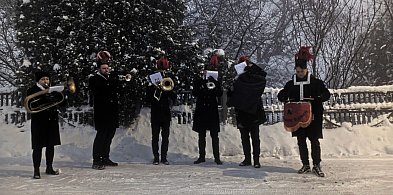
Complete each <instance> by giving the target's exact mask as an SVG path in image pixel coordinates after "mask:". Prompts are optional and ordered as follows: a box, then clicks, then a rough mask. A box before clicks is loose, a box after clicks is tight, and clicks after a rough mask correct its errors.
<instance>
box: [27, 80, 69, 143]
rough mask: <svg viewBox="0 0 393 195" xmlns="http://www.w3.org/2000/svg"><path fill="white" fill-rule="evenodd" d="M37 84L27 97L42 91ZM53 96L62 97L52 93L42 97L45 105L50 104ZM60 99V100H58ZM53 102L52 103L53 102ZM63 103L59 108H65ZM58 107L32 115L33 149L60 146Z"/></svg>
mask: <svg viewBox="0 0 393 195" xmlns="http://www.w3.org/2000/svg"><path fill="white" fill-rule="evenodd" d="M41 90H42V89H41V88H39V87H38V86H37V85H36V84H35V85H34V86H32V87H30V88H29V89H28V90H27V96H29V95H32V94H34V93H36V92H39V91H41ZM53 96H56V97H60V96H61V94H60V93H59V92H52V93H51V94H46V95H43V96H40V98H41V100H42V101H43V104H44V103H45V102H48V101H49V99H50V98H51V97H53ZM56 99H59V98H56ZM51 102H52V101H51ZM65 104H66V103H65V101H63V102H62V103H61V104H59V106H65ZM57 108H58V106H55V107H52V108H48V109H46V110H44V111H41V112H38V113H32V114H31V144H32V148H33V149H40V148H42V147H48V146H55V145H60V144H61V142H60V132H59V115H58V114H59V113H58V111H57Z"/></svg>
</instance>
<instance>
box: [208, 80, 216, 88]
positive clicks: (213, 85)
mask: <svg viewBox="0 0 393 195" xmlns="http://www.w3.org/2000/svg"><path fill="white" fill-rule="evenodd" d="M206 87H207V88H208V89H214V88H216V84H214V83H213V82H207V83H206Z"/></svg>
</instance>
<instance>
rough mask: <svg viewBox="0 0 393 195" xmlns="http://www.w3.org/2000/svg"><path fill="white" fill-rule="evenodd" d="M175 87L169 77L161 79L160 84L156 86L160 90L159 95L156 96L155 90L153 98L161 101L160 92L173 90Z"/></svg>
mask: <svg viewBox="0 0 393 195" xmlns="http://www.w3.org/2000/svg"><path fill="white" fill-rule="evenodd" d="M174 86H175V83H174V82H173V80H172V79H171V78H170V77H166V78H163V79H162V80H161V82H160V83H159V84H158V85H157V87H158V88H159V90H160V93H159V94H158V95H157V89H156V91H155V92H154V98H156V99H157V100H158V101H160V99H161V94H162V91H171V90H173V87H174Z"/></svg>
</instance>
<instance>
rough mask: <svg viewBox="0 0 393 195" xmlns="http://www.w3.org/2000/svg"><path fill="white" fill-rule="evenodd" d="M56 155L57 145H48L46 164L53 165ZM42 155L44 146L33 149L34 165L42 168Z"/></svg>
mask: <svg viewBox="0 0 393 195" xmlns="http://www.w3.org/2000/svg"><path fill="white" fill-rule="evenodd" d="M54 156H55V147H54V146H48V147H46V149H45V158H46V166H47V167H49V166H52V164H53V158H54ZM41 157H42V148H35V149H33V166H34V168H40V165H41Z"/></svg>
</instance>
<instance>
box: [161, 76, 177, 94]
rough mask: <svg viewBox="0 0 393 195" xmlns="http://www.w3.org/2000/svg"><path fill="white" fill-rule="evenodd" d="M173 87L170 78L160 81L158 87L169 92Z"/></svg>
mask: <svg viewBox="0 0 393 195" xmlns="http://www.w3.org/2000/svg"><path fill="white" fill-rule="evenodd" d="M174 86H175V84H174V82H173V80H172V79H171V78H170V77H166V78H164V79H162V80H161V82H160V87H161V89H162V90H164V91H171V90H172V89H173V87H174Z"/></svg>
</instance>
